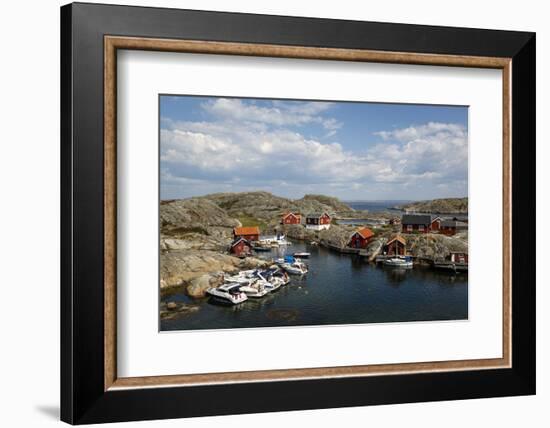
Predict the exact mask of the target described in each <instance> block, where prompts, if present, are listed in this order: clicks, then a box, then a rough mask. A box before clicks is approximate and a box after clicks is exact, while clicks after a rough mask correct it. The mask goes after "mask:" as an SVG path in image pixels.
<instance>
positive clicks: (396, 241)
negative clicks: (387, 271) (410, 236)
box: [384, 235, 407, 256]
mask: <svg viewBox="0 0 550 428" xmlns="http://www.w3.org/2000/svg"><path fill="white" fill-rule="evenodd" d="M384 251H385V253H386V254H387V255H388V256H404V255H405V254H406V253H407V241H406V240H405V238H403V237H402V236H400V235H396V236H394V237H393V238H392V239H390V240H389V241H388V242H386V246H385V247H384Z"/></svg>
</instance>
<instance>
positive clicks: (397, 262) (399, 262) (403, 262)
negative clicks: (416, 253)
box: [384, 256, 413, 268]
mask: <svg viewBox="0 0 550 428" xmlns="http://www.w3.org/2000/svg"><path fill="white" fill-rule="evenodd" d="M384 266H393V267H400V268H412V267H413V261H412V257H411V256H404V257H392V258H389V259H386V260H384Z"/></svg>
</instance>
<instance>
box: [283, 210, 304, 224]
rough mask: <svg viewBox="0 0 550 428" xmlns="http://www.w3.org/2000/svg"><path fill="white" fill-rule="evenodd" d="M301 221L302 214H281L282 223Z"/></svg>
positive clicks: (297, 222) (298, 222)
mask: <svg viewBox="0 0 550 428" xmlns="http://www.w3.org/2000/svg"><path fill="white" fill-rule="evenodd" d="M301 222H302V216H301V215H300V214H298V213H286V214H283V220H282V224H300V223H301Z"/></svg>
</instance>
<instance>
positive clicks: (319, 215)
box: [307, 213, 330, 218]
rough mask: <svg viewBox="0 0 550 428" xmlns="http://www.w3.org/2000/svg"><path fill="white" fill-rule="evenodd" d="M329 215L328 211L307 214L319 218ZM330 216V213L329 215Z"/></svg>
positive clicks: (309, 216) (308, 216)
mask: <svg viewBox="0 0 550 428" xmlns="http://www.w3.org/2000/svg"><path fill="white" fill-rule="evenodd" d="M325 214H326V215H328V213H310V214H308V215H307V218H319V217H322V216H323V215H325ZM328 216H329V217H330V215H328Z"/></svg>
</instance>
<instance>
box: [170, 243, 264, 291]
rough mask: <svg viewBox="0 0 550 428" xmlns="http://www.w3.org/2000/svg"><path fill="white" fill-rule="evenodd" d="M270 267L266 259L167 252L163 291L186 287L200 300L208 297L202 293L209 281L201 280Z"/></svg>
mask: <svg viewBox="0 0 550 428" xmlns="http://www.w3.org/2000/svg"><path fill="white" fill-rule="evenodd" d="M268 265H269V262H267V261H265V260H261V259H257V258H254V257H247V258H245V259H239V258H237V257H233V256H230V255H229V254H224V253H220V252H217V251H208V250H171V251H163V252H162V253H161V257H160V277H161V288H168V287H178V286H184V287H186V289H187V291H188V292H189V291H190V295H192V296H193V297H200V296H201V295H204V293H202V292H200V291H199V290H201V289H203V288H204V286H205V283H204V280H205V279H202V280H201V281H202V282H201V281H199V280H197V278H200V277H203V276H204V275H206V274H208V275H209V276H211V277H212V278H213V279H212V280H213V281H214V280H215V279H214V278H215V277H216V276H217V275H219V274H220V273H221V272H226V273H235V272H237V271H239V270H245V269H253V268H257V267H267V266H268ZM190 286H191V289H190V288H189V287H190ZM207 288H208V287H207ZM203 291H206V289H204V290H203Z"/></svg>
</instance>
